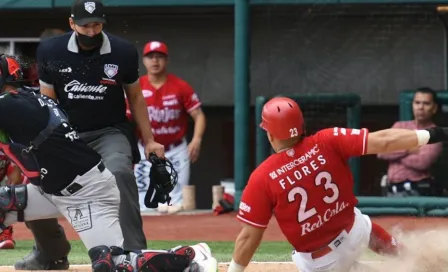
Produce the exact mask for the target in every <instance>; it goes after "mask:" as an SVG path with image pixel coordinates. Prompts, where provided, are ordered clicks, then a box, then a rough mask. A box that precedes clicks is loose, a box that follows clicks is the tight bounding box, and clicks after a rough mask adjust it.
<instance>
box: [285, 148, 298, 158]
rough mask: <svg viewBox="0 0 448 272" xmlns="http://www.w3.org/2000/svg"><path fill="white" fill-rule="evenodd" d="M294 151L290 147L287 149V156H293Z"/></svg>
mask: <svg viewBox="0 0 448 272" xmlns="http://www.w3.org/2000/svg"><path fill="white" fill-rule="evenodd" d="M295 153H296V152H295V151H294V149H290V150H288V151H286V154H287V155H288V156H290V157H294V154H295Z"/></svg>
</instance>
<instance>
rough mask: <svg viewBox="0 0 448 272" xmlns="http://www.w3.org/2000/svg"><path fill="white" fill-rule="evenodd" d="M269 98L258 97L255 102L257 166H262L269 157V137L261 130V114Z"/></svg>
mask: <svg viewBox="0 0 448 272" xmlns="http://www.w3.org/2000/svg"><path fill="white" fill-rule="evenodd" d="M266 101H267V98H266V97H264V96H258V97H257V98H256V100H255V161H256V162H255V163H256V166H258V165H260V163H262V162H263V161H264V160H265V159H266V158H267V157H268V156H269V152H268V151H269V149H268V148H267V147H268V146H269V141H268V137H267V136H266V132H265V131H264V130H263V129H262V128H260V126H259V125H260V123H261V112H262V110H263V106H264V104H265V103H266Z"/></svg>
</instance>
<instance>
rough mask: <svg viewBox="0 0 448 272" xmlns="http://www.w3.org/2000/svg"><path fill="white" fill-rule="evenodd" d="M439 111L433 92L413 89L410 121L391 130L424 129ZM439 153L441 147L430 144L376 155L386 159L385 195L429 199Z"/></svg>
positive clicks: (430, 124) (400, 123) (433, 185)
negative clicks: (414, 90) (432, 173)
mask: <svg viewBox="0 0 448 272" xmlns="http://www.w3.org/2000/svg"><path fill="white" fill-rule="evenodd" d="M438 109H439V106H438V103H437V96H436V92H435V91H434V90H432V89H430V88H420V89H417V91H416V93H415V95H414V99H413V101H412V110H413V114H414V120H412V121H399V122H395V124H394V125H393V126H392V127H393V128H403V129H425V128H430V127H434V126H435V124H434V123H433V117H434V115H435V114H436V113H437V111H438ZM441 152H442V144H441V143H437V144H430V145H425V146H422V147H419V148H417V149H414V150H403V151H397V152H392V153H387V154H378V158H379V159H382V160H387V161H388V162H389V168H388V171H387V180H388V196H415V195H418V196H433V195H435V192H434V187H435V181H434V180H433V177H432V175H431V172H430V169H431V166H432V165H433V163H434V162H435V161H436V160H437V158H438V157H439V155H440V154H441Z"/></svg>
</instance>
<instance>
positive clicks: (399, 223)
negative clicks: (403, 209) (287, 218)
mask: <svg viewBox="0 0 448 272" xmlns="http://www.w3.org/2000/svg"><path fill="white" fill-rule="evenodd" d="M372 221H374V222H376V223H378V224H380V225H382V226H383V227H385V228H386V229H387V230H389V231H393V232H397V230H398V231H399V232H400V233H402V234H403V235H405V236H406V235H407V233H416V232H421V231H423V232H425V233H427V232H428V230H433V231H431V233H432V239H436V240H435V241H439V244H447V245H448V241H446V242H445V241H444V239H445V240H447V239H448V231H444V230H440V232H439V230H438V229H440V228H441V227H443V226H448V218H415V217H373V218H372ZM60 222H61V224H62V225H63V226H64V228H65V230H66V233H67V236H68V238H69V239H71V240H75V239H79V236H78V235H77V234H76V233H75V232H74V231H73V229H72V228H71V226H70V225H69V224H68V222H67V221H66V220H65V219H61V220H60ZM240 228H241V226H240V223H239V222H238V221H237V220H236V219H235V214H227V215H221V216H213V215H211V214H210V215H208V214H206V215H172V216H145V217H144V231H145V234H146V236H147V238H148V240H200V241H233V240H234V239H235V237H236V235H237V234H238V232H239V230H240ZM447 229H448V227H447ZM14 232H15V238H16V239H17V240H28V239H32V235H31V232H30V231H29V230H28V229H27V228H26V227H25V225H24V224H17V225H16V226H15V229H14ZM418 236H419V235H414V236H413V237H414V238H415V237H418ZM445 237H447V238H445ZM264 240H265V241H284V238H283V235H282V234H281V231H280V229H279V227H278V225H277V223H276V222H275V220H271V222H270V226H269V228H268V229H267V231H266V234H265V237H264ZM419 240H426V241H429V238H428V239H421V238H420V239H419ZM415 241H416V240H415V239H414V240H413V241H412V242H410V243H411V244H412V243H413V244H412V245H413V246H412V247H413V248H425V250H427V249H428V248H427V246H424V247H423V246H422V247H420V245H417V244H415ZM432 244H437V242H434V243H432ZM443 250H445V249H443ZM441 252H442V251H441ZM444 252H446V251H444ZM433 255H434V254H433ZM433 255H432V256H433ZM443 259H444V258H443ZM437 261H438V262H439V263H441V264H443V265H444V266H445V265H447V264H446V262H445V261H444V260H443V261H441V260H437ZM226 267H227V265H226V264H221V265H220V269H219V271H226ZM388 267H394V266H392V265H391V264H390V265H388ZM395 267H396V266H395ZM445 267H446V266H445ZM12 270H14V269H13V268H12V267H0V272H9V271H12ZM71 271H90V269H89V267H88V266H72V268H71ZM246 271H248V272H254V271H275V272H278V271H282V272H289V271H297V270H296V268H295V266H294V265H293V264H292V263H254V264H251V265H250V266H249V267H248V269H247V270H246ZM395 271H396V272H398V270H396V269H395ZM404 271H407V272H408V271H411V270H409V269H407V270H404ZM412 271H414V270H413V269H412ZM415 271H417V270H415ZM418 271H420V270H418ZM422 271H431V272H432V271H440V269H437V270H422ZM400 272H401V270H400Z"/></svg>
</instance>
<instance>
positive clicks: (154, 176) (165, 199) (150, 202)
mask: <svg viewBox="0 0 448 272" xmlns="http://www.w3.org/2000/svg"><path fill="white" fill-rule="evenodd" d="M149 161H150V162H151V169H150V171H149V179H150V185H149V188H148V191H147V192H146V196H145V206H146V207H148V208H157V206H158V204H157V203H168V204H169V202H170V200H171V198H170V196H169V193H170V192H171V191H172V190H173V189H174V187H175V186H176V184H177V179H178V177H177V172H176V170H175V169H174V167H173V164H172V163H171V162H170V161H169V160H168V159H162V158H159V157H157V155H156V154H155V153H151V154H149Z"/></svg>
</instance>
